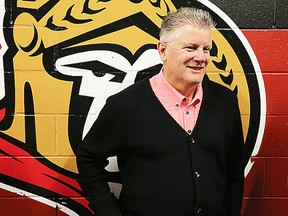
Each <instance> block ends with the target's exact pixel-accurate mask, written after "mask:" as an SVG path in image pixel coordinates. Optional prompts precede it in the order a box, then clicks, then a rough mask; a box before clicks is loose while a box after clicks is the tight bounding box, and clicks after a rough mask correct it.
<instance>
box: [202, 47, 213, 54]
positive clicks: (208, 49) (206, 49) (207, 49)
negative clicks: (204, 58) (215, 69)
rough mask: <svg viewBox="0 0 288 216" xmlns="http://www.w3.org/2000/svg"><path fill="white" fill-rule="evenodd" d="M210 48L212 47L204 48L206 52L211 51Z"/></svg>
mask: <svg viewBox="0 0 288 216" xmlns="http://www.w3.org/2000/svg"><path fill="white" fill-rule="evenodd" d="M210 49H211V48H209V47H207V48H204V49H203V51H204V52H205V53H209V52H210Z"/></svg>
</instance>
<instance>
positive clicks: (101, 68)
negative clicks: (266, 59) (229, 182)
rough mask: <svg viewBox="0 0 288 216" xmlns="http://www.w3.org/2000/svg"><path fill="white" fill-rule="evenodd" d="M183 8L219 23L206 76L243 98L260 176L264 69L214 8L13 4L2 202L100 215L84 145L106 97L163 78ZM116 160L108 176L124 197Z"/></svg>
mask: <svg viewBox="0 0 288 216" xmlns="http://www.w3.org/2000/svg"><path fill="white" fill-rule="evenodd" d="M181 6H196V7H201V8H204V9H206V10H208V11H210V12H211V14H212V15H213V17H214V19H215V20H216V22H217V30H213V32H212V40H213V47H212V49H211V62H210V65H209V68H208V72H207V74H208V76H209V78H210V79H212V80H214V81H216V82H218V83H221V84H222V85H224V86H226V87H228V88H230V89H232V90H233V91H234V92H235V94H237V95H238V99H239V105H240V111H241V117H242V124H243V128H244V131H243V133H244V137H245V145H246V150H247V152H246V155H247V166H246V170H245V172H246V175H247V174H248V173H249V171H250V170H251V169H253V162H252V161H251V160H250V157H251V156H255V155H257V153H258V151H259V148H260V145H261V141H262V136H263V131H264V126H265V112H266V105H265V104H266V98H265V88H264V84H263V79H262V75H261V70H260V67H259V65H258V61H257V59H256V57H255V55H254V52H253V50H252V48H251V47H250V45H249V43H248V41H247V40H246V38H245V37H244V35H243V34H242V32H241V31H240V30H239V29H238V27H237V26H236V25H235V24H234V22H233V21H232V20H231V19H230V18H229V17H228V16H227V15H226V14H224V13H223V12H222V11H221V10H220V9H219V8H217V7H216V6H215V5H213V4H212V3H211V2H209V1H204V0H203V1H181V0H178V1H176V0H174V1H173V0H123V1H119V0H98V1H92V0H5V1H3V2H2V1H1V3H0V12H1V15H0V19H1V21H2V23H3V26H1V29H2V32H1V33H0V34H1V35H0V43H1V49H0V55H1V60H0V63H1V65H0V189H1V191H0V196H12V197H13V196H14V197H15V196H17V197H25V198H28V199H29V200H33V202H35V203H41V205H44V206H49V207H51V208H57V209H58V210H59V211H60V212H61V214H63V215H93V213H92V212H91V211H90V209H89V208H88V202H87V200H86V199H85V197H83V196H82V192H81V189H80V186H79V185H78V183H77V167H76V160H75V153H76V152H77V147H78V145H79V143H80V142H81V140H82V139H83V138H84V137H85V135H86V134H87V132H88V131H89V129H90V127H91V126H92V124H93V122H94V121H95V119H96V118H97V116H98V113H99V111H100V110H101V108H102V107H103V105H104V104H105V101H106V99H107V97H109V96H110V95H112V94H114V93H116V92H118V91H120V90H122V89H124V88H126V87H127V86H129V85H131V84H133V83H135V82H137V81H138V80H141V79H143V78H145V77H149V76H151V75H153V74H155V73H157V72H159V70H160V68H161V60H160V58H159V56H158V52H157V48H156V44H157V41H158V33H159V26H160V23H161V20H162V18H163V16H165V15H166V14H167V13H168V12H171V11H175V10H177V8H179V7H181ZM115 161H116V160H115V158H111V160H110V164H109V165H108V167H107V169H108V170H109V171H110V173H111V178H110V181H111V188H112V190H113V191H114V192H115V193H116V194H117V193H119V190H120V189H121V182H119V180H118V178H117V165H116V162H115ZM1 194H3V195H1ZM7 194H8V195H7ZM27 215H29V214H27Z"/></svg>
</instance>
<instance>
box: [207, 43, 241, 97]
mask: <svg viewBox="0 0 288 216" xmlns="http://www.w3.org/2000/svg"><path fill="white" fill-rule="evenodd" d="M218 54H219V49H218V47H217V44H216V43H215V42H214V41H213V40H212V48H211V50H210V56H212V57H217V58H219V57H218ZM212 62H213V64H214V65H215V67H216V68H217V69H218V70H220V71H222V72H220V73H219V76H220V78H221V80H222V82H223V83H224V84H226V85H228V86H230V87H231V86H232V83H233V80H234V73H233V69H230V71H229V74H228V75H227V76H225V75H224V74H226V71H227V65H228V64H227V59H226V56H225V54H222V58H221V60H220V61H216V60H212ZM233 92H234V93H235V94H236V95H238V85H236V86H235V88H234V89H233Z"/></svg>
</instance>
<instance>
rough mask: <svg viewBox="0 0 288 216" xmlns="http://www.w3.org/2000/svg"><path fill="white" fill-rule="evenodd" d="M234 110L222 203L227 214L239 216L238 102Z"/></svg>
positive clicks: (242, 163) (240, 136) (241, 169)
mask: <svg viewBox="0 0 288 216" xmlns="http://www.w3.org/2000/svg"><path fill="white" fill-rule="evenodd" d="M236 100H237V99H236ZM234 110H235V112H234V119H233V120H232V119H231V121H233V131H232V133H233V134H232V141H231V143H230V150H229V152H228V155H227V160H226V167H227V170H226V171H227V178H226V191H225V195H226V196H225V203H224V205H225V209H226V211H227V213H228V215H229V216H240V213H241V206H242V199H243V188H244V168H245V152H244V140H243V131H242V124H241V117H240V112H239V107H238V102H235V109H234Z"/></svg>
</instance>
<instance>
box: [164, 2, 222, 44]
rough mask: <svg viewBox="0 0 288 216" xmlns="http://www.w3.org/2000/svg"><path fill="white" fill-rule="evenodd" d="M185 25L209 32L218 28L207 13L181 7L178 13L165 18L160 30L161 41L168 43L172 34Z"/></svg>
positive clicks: (171, 13)
mask: <svg viewBox="0 0 288 216" xmlns="http://www.w3.org/2000/svg"><path fill="white" fill-rule="evenodd" d="M185 24H191V25H193V26H195V27H198V28H204V29H208V30H211V29H213V28H215V26H216V23H215V22H214V21H213V19H212V16H211V15H210V14H209V13H208V12H207V11H204V10H201V9H197V8H193V7H181V8H180V9H179V10H178V11H177V12H170V13H168V14H167V15H166V16H165V17H164V19H163V21H162V24H161V28H160V40H161V41H166V42H168V40H171V37H172V34H171V32H173V31H174V30H175V29H176V28H178V27H180V26H183V25H185Z"/></svg>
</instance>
